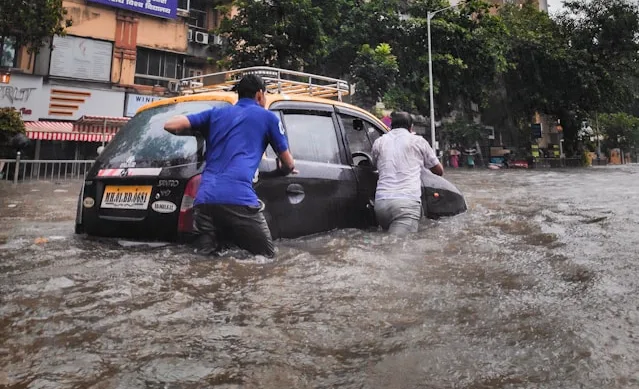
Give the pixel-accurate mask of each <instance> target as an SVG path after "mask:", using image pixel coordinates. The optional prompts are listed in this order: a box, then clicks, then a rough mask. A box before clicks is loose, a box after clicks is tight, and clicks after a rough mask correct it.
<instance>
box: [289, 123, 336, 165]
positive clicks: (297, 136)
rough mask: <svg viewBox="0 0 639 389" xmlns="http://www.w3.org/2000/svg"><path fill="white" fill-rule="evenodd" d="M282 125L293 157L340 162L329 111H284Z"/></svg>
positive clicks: (324, 161) (314, 160)
mask: <svg viewBox="0 0 639 389" xmlns="http://www.w3.org/2000/svg"><path fill="white" fill-rule="evenodd" d="M284 126H285V127H286V132H287V134H288V142H289V147H290V148H291V152H292V153H293V155H294V156H295V159H299V160H305V161H313V162H323V163H335V164H338V163H340V157H339V146H338V143H337V136H336V135H335V126H334V125H333V118H332V116H331V114H330V113H328V112H326V113H324V112H285V113H284Z"/></svg>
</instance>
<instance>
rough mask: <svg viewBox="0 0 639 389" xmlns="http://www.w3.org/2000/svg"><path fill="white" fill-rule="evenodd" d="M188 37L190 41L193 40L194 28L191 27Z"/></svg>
mask: <svg viewBox="0 0 639 389" xmlns="http://www.w3.org/2000/svg"><path fill="white" fill-rule="evenodd" d="M188 39H189V42H193V30H192V29H190V28H189V33H188Z"/></svg>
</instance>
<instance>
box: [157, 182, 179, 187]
mask: <svg viewBox="0 0 639 389" xmlns="http://www.w3.org/2000/svg"><path fill="white" fill-rule="evenodd" d="M178 185H180V181H178V180H159V181H158V186H159V187H160V188H175V187H176V186H178Z"/></svg>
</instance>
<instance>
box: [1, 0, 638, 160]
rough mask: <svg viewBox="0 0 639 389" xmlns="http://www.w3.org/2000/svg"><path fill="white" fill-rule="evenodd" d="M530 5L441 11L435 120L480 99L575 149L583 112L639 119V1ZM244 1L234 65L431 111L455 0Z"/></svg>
mask: <svg viewBox="0 0 639 389" xmlns="http://www.w3.org/2000/svg"><path fill="white" fill-rule="evenodd" d="M0 1H2V0H0ZM532 3H533V2H532V1H528V2H527V4H524V5H523V6H521V7H520V6H515V5H506V6H502V7H500V8H499V9H498V11H497V12H495V9H494V8H492V7H493V5H492V4H491V2H488V1H484V0H469V1H466V2H462V3H460V4H459V5H458V6H457V7H452V8H450V9H448V10H445V11H442V12H438V13H437V14H436V15H435V16H434V17H433V18H432V20H431V37H432V39H431V41H432V60H433V80H434V83H433V89H434V95H435V96H434V97H435V107H434V108H435V116H436V118H437V119H441V118H444V117H448V116H451V115H455V114H457V113H460V114H461V115H460V117H463V118H471V117H472V116H473V115H474V114H475V112H473V111H474V109H476V107H477V106H479V107H480V113H481V115H482V120H483V122H484V123H485V124H490V125H493V126H495V127H496V128H498V129H500V130H501V131H502V132H503V131H504V130H505V131H506V132H509V133H510V134H511V135H512V136H511V137H510V139H516V138H519V139H521V141H522V143H525V142H528V141H529V136H527V135H526V134H529V127H530V122H531V120H532V117H533V115H534V114H535V113H537V112H539V113H543V114H546V115H548V116H550V117H555V118H558V119H560V120H561V124H562V126H563V128H564V134H565V135H564V136H565V137H566V142H565V144H564V145H565V146H566V147H567V148H568V149H570V148H575V149H576V148H577V145H578V144H577V133H578V130H579V124H580V122H581V121H582V120H584V118H586V117H590V116H592V115H593V114H596V113H605V112H625V113H628V114H634V115H639V4H637V3H636V1H635V0H566V1H565V5H566V7H565V8H566V11H565V12H564V13H563V14H560V15H557V16H555V17H550V16H549V15H548V14H547V13H545V12H541V11H539V10H538V9H537V8H536V6H535V5H533V4H532ZM236 4H237V5H238V7H239V14H238V15H237V16H235V17H234V18H233V19H229V18H227V19H225V20H224V21H223V23H222V27H221V28H220V30H219V31H218V32H220V33H224V34H227V36H229V38H230V43H231V44H230V45H229V47H228V51H227V52H226V54H228V55H229V58H230V59H231V61H230V62H229V63H228V64H227V65H228V66H233V67H244V66H252V65H258V64H259V65H272V66H277V67H283V68H288V69H293V70H304V71H308V72H312V73H320V74H324V75H327V76H332V77H340V78H347V79H348V80H349V81H351V82H354V83H356V85H357V92H356V94H355V96H353V97H354V101H355V102H356V103H357V104H360V105H363V106H365V107H366V108H371V107H372V106H373V105H374V103H375V102H376V101H378V100H379V99H382V101H383V102H384V103H385V105H386V107H388V108H401V109H403V110H408V111H410V112H412V113H415V114H422V115H425V116H428V115H429V111H430V101H429V87H430V86H429V77H428V40H427V25H428V23H427V21H428V12H429V11H434V10H441V9H443V8H445V7H448V6H449V5H450V3H449V2H448V0H411V1H407V0H366V1H365V0H332V1H325V0H300V1H295V0H268V1H253V0H238V1H237V3H236ZM473 107H475V108H473ZM568 152H569V150H568Z"/></svg>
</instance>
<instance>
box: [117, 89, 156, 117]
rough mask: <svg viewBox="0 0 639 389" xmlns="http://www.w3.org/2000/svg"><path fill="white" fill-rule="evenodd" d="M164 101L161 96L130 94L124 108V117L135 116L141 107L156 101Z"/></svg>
mask: <svg viewBox="0 0 639 389" xmlns="http://www.w3.org/2000/svg"><path fill="white" fill-rule="evenodd" d="M158 100H162V97H159V96H148V95H137V94H133V93H129V94H128V95H127V99H126V106H125V108H124V115H125V116H128V117H133V116H135V113H136V112H137V110H138V109H140V107H142V106H143V105H145V104H148V103H152V102H154V101H158Z"/></svg>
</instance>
